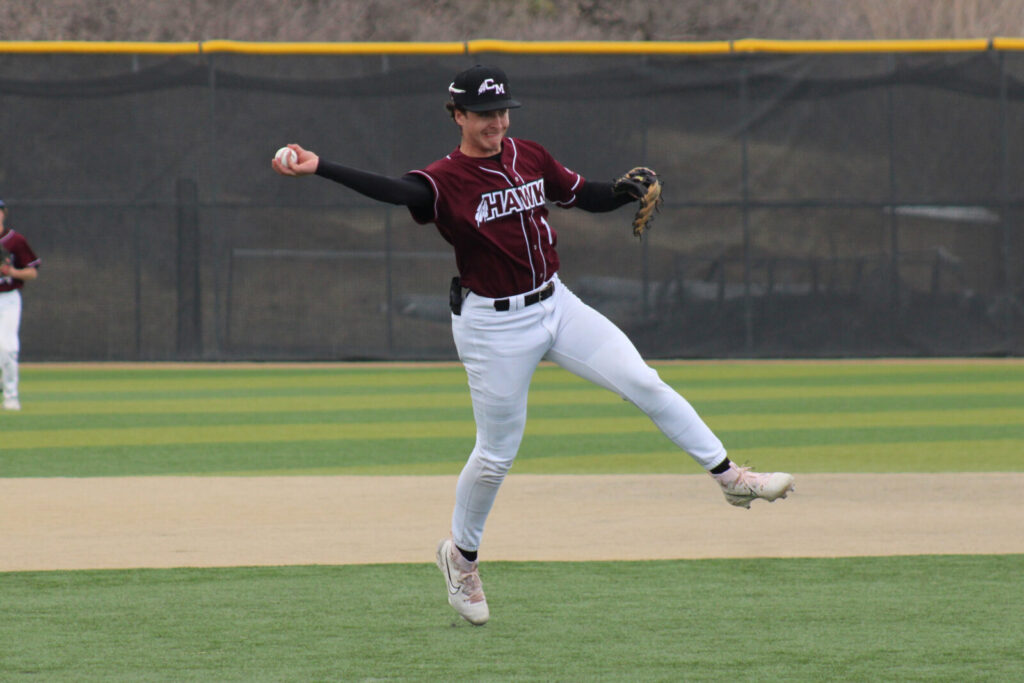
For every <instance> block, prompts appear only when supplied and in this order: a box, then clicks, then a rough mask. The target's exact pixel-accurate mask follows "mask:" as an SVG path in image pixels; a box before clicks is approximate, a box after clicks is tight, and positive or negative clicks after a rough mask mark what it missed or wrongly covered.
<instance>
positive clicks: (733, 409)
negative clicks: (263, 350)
mask: <svg viewBox="0 0 1024 683" xmlns="http://www.w3.org/2000/svg"><path fill="white" fill-rule="evenodd" d="M694 403H695V404H696V406H697V408H698V411H699V412H700V414H701V415H702V416H704V417H705V418H706V419H708V418H712V417H714V416H717V415H732V414H774V415H784V414H793V415H795V416H798V415H800V414H805V413H816V412H829V413H864V412H873V413H877V412H879V411H883V412H884V411H895V410H906V409H913V410H931V411H963V410H973V409H980V408H992V409H1007V408H1024V392H1022V393H1002V394H993V393H977V394H963V393H957V394H938V395H936V394H932V393H929V394H915V395H913V396H879V395H869V396H847V395H842V396H828V397H825V396H821V397H808V396H803V397H800V398H791V399H787V400H785V401H778V400H774V399H757V398H743V399H717V400H699V401H697V400H695V401H694ZM471 407H472V405H471V401H470V396H469V392H468V391H464V390H462V391H459V392H457V393H451V394H443V395H438V393H437V392H429V393H424V392H419V393H402V394H390V395H379V394H371V395H367V396H352V395H344V396H336V395H334V396H308V395H303V396H286V397H282V396H266V395H261V396H256V397H252V396H246V397H244V398H240V397H236V398H195V399H177V398H175V399H152V400H139V399H136V400H123V399H116V400H114V399H110V400H99V401H96V400H89V401H84V400H79V401H64V402H60V403H54V402H42V403H33V404H32V405H31V406H29V407H26V409H25V410H24V412H22V413H21V414H19V415H17V416H14V415H10V416H8V417H9V418H10V419H11V420H12V422H10V424H9V425H8V426H17V427H18V428H19V429H25V430H29V429H69V428H80V427H84V426H98V425H99V424H102V425H109V426H119V425H124V424H125V423H127V422H129V421H130V422H133V423H136V424H138V425H139V426H153V425H156V424H170V423H175V422H178V423H181V424H202V423H212V422H216V423H226V422H230V421H232V420H235V421H238V422H241V423H252V422H259V421H266V420H274V421H276V422H287V421H298V422H316V421H330V420H342V421H345V422H357V421H361V420H365V421H382V420H393V421H398V420H406V419H411V420H421V419H424V418H426V417H431V418H436V419H451V417H452V413H461V412H462V411H465V410H470V409H471ZM635 411H636V409H635V408H633V407H632V406H628V405H626V404H624V402H623V401H622V400H621V399H620V398H619V397H618V395H616V394H614V393H612V392H609V391H605V390H603V389H600V388H598V387H593V388H590V389H579V390H572V391H568V390H554V391H547V390H539V391H534V392H533V393H532V394H531V396H530V413H531V416H538V415H544V416H548V417H569V416H572V415H574V414H576V413H579V414H580V415H589V416H591V417H594V418H600V417H605V416H608V415H616V414H630V415H632V414H634V413H635ZM13 420H17V422H13Z"/></svg>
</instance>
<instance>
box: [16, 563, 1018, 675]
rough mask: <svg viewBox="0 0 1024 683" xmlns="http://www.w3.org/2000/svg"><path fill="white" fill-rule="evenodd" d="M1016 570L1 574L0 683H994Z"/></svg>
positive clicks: (616, 568)
mask: <svg viewBox="0 0 1024 683" xmlns="http://www.w3.org/2000/svg"><path fill="white" fill-rule="evenodd" d="M1022 575H1024V556H1021V555H1010V556H985V557H955V556H923V557H902V558H851V559H794V560H733V561H726V560H700V561H673V562H663V561H659V562H613V563H608V562H592V563H543V564H530V563H522V564H518V563H517V564H512V563H500V562H496V563H490V564H487V566H486V567H485V569H484V572H483V577H484V581H485V582H486V585H487V589H488V599H489V602H490V603H491V613H492V618H491V622H490V623H488V624H487V625H486V626H484V627H472V626H470V625H468V624H467V623H465V622H463V621H461V620H460V619H458V618H457V617H455V616H454V613H453V612H452V611H451V610H450V608H449V607H448V605H447V604H446V602H445V598H444V590H443V587H442V583H441V578H440V576H438V575H437V570H436V569H435V568H434V567H433V566H432V565H380V566H362V567H360V566H349V567H278V568H238V569H207V570H197V569H180V570H133V571H84V572H70V573H68V572H30V573H11V574H0V587H2V594H3V597H4V600H3V601H2V602H0V642H2V643H5V644H7V646H5V647H4V648H2V649H0V678H2V679H3V680H26V681H27V680H82V681H88V680H93V681H100V680H103V681H107V680H133V681H135V680H152V681H207V680H218V681H227V680H232V681H252V680H266V681H285V680H288V681H327V680H333V681H339V680H344V681H360V680H403V681H434V680H437V681H440V680H472V681H478V680H485V681H487V680H493V681H508V680H520V681H555V680H557V681H584V680H601V681H682V680H687V681H721V680H739V681H774V680H799V681H832V680H843V681H868V680H872V681H873V680H920V681H923V680H928V681H1009V680H1019V676H1020V672H1021V670H1022V669H1021V664H1022V659H1021V650H1020V634H1021V633H1024V610H1021V609H1018V608H1017V606H1019V604H1020V603H1021V601H1022V600H1024V584H1022V583H1021V582H1020V580H1019V577H1020V576H1022Z"/></svg>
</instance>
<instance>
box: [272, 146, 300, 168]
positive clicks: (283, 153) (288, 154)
mask: <svg viewBox="0 0 1024 683" xmlns="http://www.w3.org/2000/svg"><path fill="white" fill-rule="evenodd" d="M274 158H275V159H277V163H279V164H281V165H282V166H283V167H285V168H291V167H292V164H294V163H295V162H296V161H298V160H299V156H298V155H297V154H296V153H295V150H294V149H292V148H291V147H282V148H281V149H279V150H277V154H275V155H274Z"/></svg>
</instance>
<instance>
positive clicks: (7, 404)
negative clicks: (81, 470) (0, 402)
mask: <svg viewBox="0 0 1024 683" xmlns="http://www.w3.org/2000/svg"><path fill="white" fill-rule="evenodd" d="M6 223H7V205H6V204H4V201H3V200H2V199H0V375H2V381H3V391H4V410H21V401H20V399H19V398H18V352H19V350H20V349H21V343H20V341H19V338H18V328H19V327H20V326H21V292H20V291H19V290H20V289H21V288H22V287H23V286H24V285H25V281H26V280H35V279H36V278H37V277H38V276H39V271H38V268H39V259H38V258H37V257H36V255H35V253H34V252H33V251H32V247H30V246H29V244H28V242H27V241H26V240H25V238H24V237H23V236H21V235H20V234H18V233H16V232H14V231H13V230H11V229H10V228H9V227H7V224H6Z"/></svg>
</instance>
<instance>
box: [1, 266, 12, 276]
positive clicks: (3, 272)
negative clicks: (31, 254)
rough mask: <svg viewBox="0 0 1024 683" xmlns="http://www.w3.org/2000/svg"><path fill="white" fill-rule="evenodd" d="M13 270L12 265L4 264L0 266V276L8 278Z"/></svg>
mask: <svg viewBox="0 0 1024 683" xmlns="http://www.w3.org/2000/svg"><path fill="white" fill-rule="evenodd" d="M12 268H13V266H11V264H10V263H4V264H2V265H0V275H3V276H4V277H7V276H8V275H10V274H11V269H12Z"/></svg>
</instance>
